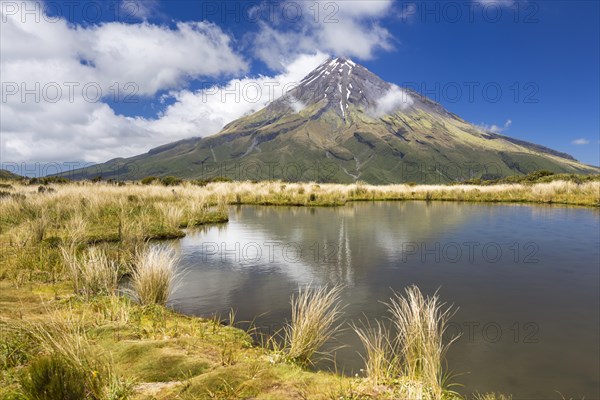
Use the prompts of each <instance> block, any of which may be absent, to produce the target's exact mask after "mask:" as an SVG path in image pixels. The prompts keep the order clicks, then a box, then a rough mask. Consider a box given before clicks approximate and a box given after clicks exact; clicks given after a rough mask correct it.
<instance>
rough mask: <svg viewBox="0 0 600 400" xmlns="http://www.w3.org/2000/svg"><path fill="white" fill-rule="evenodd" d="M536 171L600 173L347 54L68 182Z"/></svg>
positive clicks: (440, 176)
mask: <svg viewBox="0 0 600 400" xmlns="http://www.w3.org/2000/svg"><path fill="white" fill-rule="evenodd" d="M536 170H548V171H552V172H554V173H577V174H589V173H598V172H599V169H598V168H596V167H591V166H588V165H585V164H582V163H580V162H578V161H577V160H575V159H574V158H573V157H572V156H570V155H568V154H565V153H561V152H558V151H555V150H552V149H549V148H546V147H544V146H540V145H536V144H533V143H528V142H525V141H522V140H518V139H513V138H510V137H507V136H503V135H499V134H497V133H493V132H486V131H484V130H482V129H481V128H480V127H478V126H475V125H473V124H470V123H468V122H466V121H464V120H463V119H461V118H460V117H458V116H457V115H455V114H452V113H450V112H449V111H447V110H446V109H444V108H443V107H442V106H441V105H440V104H438V103H436V102H434V101H432V100H430V99H428V98H426V97H423V96H422V95H420V94H418V93H415V92H413V91H411V90H409V89H402V88H399V87H398V86H395V85H393V84H391V83H388V82H385V81H383V80H381V79H380V78H379V77H378V76H376V75H375V74H373V73H372V72H370V71H369V70H367V69H366V68H364V67H362V66H360V65H358V64H356V63H354V62H353V61H351V60H348V59H344V58H335V59H330V60H327V61H326V62H325V63H323V64H321V65H320V66H319V67H317V68H316V69H315V70H314V71H312V72H311V73H310V74H308V75H307V76H306V77H305V78H304V79H303V80H302V81H301V82H300V84H299V86H297V87H296V88H294V89H293V90H291V91H290V92H289V93H288V95H286V96H284V97H282V98H279V99H277V100H275V101H273V102H271V103H270V104H269V105H268V106H266V107H265V108H263V109H261V110H259V111H257V112H255V113H253V114H251V115H247V116H245V117H242V118H240V119H238V120H236V121H233V122H231V123H230V124H228V125H227V126H226V127H225V128H224V129H223V130H222V131H221V132H220V133H219V134H217V135H214V136H210V137H206V138H191V139H187V140H182V141H179V142H175V143H170V144H166V145H164V146H161V147H158V148H156V149H153V150H151V151H149V152H148V153H147V154H142V155H139V156H136V157H131V158H126V159H124V158H120V159H115V160H111V161H109V162H107V163H105V164H99V165H94V167H92V168H91V169H90V170H89V171H90V172H89V176H88V172H87V171H86V170H77V171H74V172H71V173H69V174H65V175H64V176H67V177H69V178H74V179H81V178H93V177H95V176H97V175H99V174H101V175H102V177H103V178H105V179H107V178H116V179H139V178H143V177H145V176H149V175H154V176H166V175H174V176H177V177H180V178H197V179H206V178H210V177H214V176H224V177H228V178H232V179H243V180H246V179H249V180H265V179H283V180H286V181H321V182H341V183H349V182H355V181H358V180H360V181H365V182H369V183H374V184H384V183H399V182H419V183H446V182H453V181H463V180H467V179H472V178H486V179H494V178H502V177H507V176H512V175H524V174H527V173H530V172H532V171H536Z"/></svg>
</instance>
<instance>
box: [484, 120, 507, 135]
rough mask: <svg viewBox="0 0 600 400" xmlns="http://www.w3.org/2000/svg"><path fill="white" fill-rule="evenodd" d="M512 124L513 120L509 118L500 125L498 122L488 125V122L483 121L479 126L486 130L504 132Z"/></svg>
mask: <svg viewBox="0 0 600 400" xmlns="http://www.w3.org/2000/svg"><path fill="white" fill-rule="evenodd" d="M511 125H512V120H510V119H509V120H507V121H506V122H505V123H504V125H502V126H498V125H496V124H492V125H488V124H484V123H482V124H479V127H480V128H481V129H483V130H484V131H486V132H492V133H502V132H504V131H506V130H508V128H510V126H511Z"/></svg>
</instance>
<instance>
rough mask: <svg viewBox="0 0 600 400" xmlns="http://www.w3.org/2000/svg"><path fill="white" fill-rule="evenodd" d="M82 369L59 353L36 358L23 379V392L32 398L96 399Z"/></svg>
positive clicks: (54, 399)
mask: <svg viewBox="0 0 600 400" xmlns="http://www.w3.org/2000/svg"><path fill="white" fill-rule="evenodd" d="M85 374H86V371H82V370H81V369H79V368H76V367H75V366H74V365H72V364H71V363H69V362H68V361H67V360H65V359H64V358H62V357H60V356H59V355H57V354H53V355H50V356H47V357H42V358H39V359H37V360H35V361H34V362H33V363H32V364H31V365H30V366H29V368H28V370H27V374H26V375H25V376H24V377H23V378H22V379H21V387H22V390H23V393H24V394H25V396H26V397H27V398H28V399H31V400H57V399H62V400H79V399H94V398H96V399H97V397H95V396H94V390H92V389H91V388H88V387H87V385H88V381H87V379H86V376H85Z"/></svg>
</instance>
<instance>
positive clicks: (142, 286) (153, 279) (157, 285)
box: [131, 246, 179, 305]
mask: <svg viewBox="0 0 600 400" xmlns="http://www.w3.org/2000/svg"><path fill="white" fill-rule="evenodd" d="M177 261H178V257H177V255H176V254H175V252H174V251H173V250H172V249H170V248H168V247H164V246H155V247H149V248H147V249H145V250H142V251H139V252H138V254H137V255H136V257H135V261H134V264H135V265H134V268H133V272H132V275H131V291H132V293H133V296H134V298H135V300H136V301H137V302H138V303H140V304H141V305H150V304H159V305H165V304H166V303H167V300H168V299H169V295H170V294H171V292H172V291H173V289H174V288H175V285H176V284H177V281H178V279H179V277H178V273H177V270H176V268H177Z"/></svg>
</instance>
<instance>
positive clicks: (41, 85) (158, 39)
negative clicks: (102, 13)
mask: <svg viewBox="0 0 600 400" xmlns="http://www.w3.org/2000/svg"><path fill="white" fill-rule="evenodd" d="M31 8H32V7H30V8H29V9H31ZM0 17H1V18H2V20H3V22H2V35H1V36H0V45H1V46H0V55H1V62H0V75H1V76H2V90H1V92H2V96H3V98H2V99H1V100H2V101H1V103H0V108H1V114H2V120H1V126H0V132H1V135H0V145H1V148H0V157H1V158H2V160H3V162H6V161H56V160H61V161H64V160H85V161H92V162H100V161H105V160H107V159H109V158H114V157H120V156H131V155H135V154H138V153H140V152H143V151H146V150H148V148H150V147H153V146H157V145H160V144H164V143H167V142H170V141H172V140H176V139H180V138H182V137H184V135H183V134H182V133H181V132H179V131H177V129H176V128H175V127H172V129H171V130H170V131H169V132H168V133H163V132H160V131H157V130H154V129H152V128H153V127H156V128H160V124H156V121H153V120H151V121H147V120H145V119H143V118H129V117H124V116H121V115H117V114H115V112H114V111H113V110H112V109H111V108H110V107H109V106H108V105H107V104H106V103H105V101H106V100H107V97H108V96H111V97H112V96H113V95H114V88H115V87H119V88H120V90H121V92H122V93H132V92H134V93H135V94H136V96H154V95H156V94H157V93H158V92H160V91H164V90H171V91H173V90H174V91H176V92H177V91H178V90H181V89H182V88H184V87H185V86H187V82H188V81H189V80H190V79H196V78H200V77H203V78H204V77H221V76H223V75H227V74H234V73H235V74H237V73H240V72H243V71H245V70H246V68H247V65H246V62H245V61H244V60H243V58H242V57H240V56H239V55H237V54H236V53H235V52H234V50H233V49H232V43H231V39H230V37H229V36H228V35H227V34H225V33H224V32H223V31H222V30H221V29H220V28H219V27H218V26H216V25H213V24H210V23H206V22H186V23H184V22H180V23H177V24H176V25H175V26H174V27H167V26H161V25H154V24H149V23H147V22H141V23H136V24H124V23H105V24H101V25H90V26H85V27H84V26H80V25H73V24H68V23H67V22H66V21H65V20H64V19H58V20H55V21H52V20H49V19H46V18H40V19H39V20H38V21H37V22H36V20H35V18H34V17H30V18H27V19H26V20H25V22H22V21H21V15H20V14H15V15H4V14H3V15H1V16H0ZM128 83H133V86H129V88H131V90H129V89H128V88H127V87H126V86H125V85H126V84H128ZM75 85H77V86H75ZM85 85H88V86H89V88H91V89H92V90H88V93H87V94H88V96H87V97H88V98H86V96H85V93H84V92H83V87H84V86H85ZM90 85H92V86H90ZM115 85H116V86H115ZM45 88H49V89H50V90H49V91H46V90H45ZM96 88H99V89H100V91H101V93H102V94H103V95H104V96H103V97H102V98H95V97H96V96H95V93H96ZM7 89H10V90H7ZM23 89H26V90H33V91H34V92H35V93H34V94H27V95H26V96H25V97H24V98H23V93H24V92H23ZM15 91H16V92H15ZM90 93H91V96H90ZM36 96H37V97H39V98H36ZM89 97H92V99H90V98H89ZM180 97H181V98H182V99H183V98H184V96H183V95H181V96H180ZM176 98H177V97H176ZM49 99H52V100H51V101H49ZM192 115H195V117H196V118H198V122H197V124H196V127H197V128H198V127H202V126H203V124H202V123H201V122H200V118H201V117H200V116H199V115H198V114H193V113H192ZM190 118H191V117H190ZM152 122H154V123H152ZM227 122H229V121H227ZM182 132H185V134H186V135H188V136H191V135H197V134H198V133H199V132H198V129H197V130H196V131H195V132H193V133H190V132H189V131H187V130H183V129H182ZM169 134H173V136H169Z"/></svg>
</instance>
